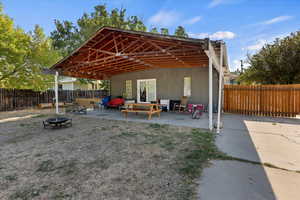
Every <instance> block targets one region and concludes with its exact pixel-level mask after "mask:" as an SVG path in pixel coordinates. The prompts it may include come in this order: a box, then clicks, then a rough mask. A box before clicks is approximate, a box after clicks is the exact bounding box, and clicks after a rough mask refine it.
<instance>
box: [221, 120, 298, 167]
mask: <svg viewBox="0 0 300 200" xmlns="http://www.w3.org/2000/svg"><path fill="white" fill-rule="evenodd" d="M223 119H224V129H223V130H222V132H221V134H220V135H219V136H218V137H217V146H218V147H219V148H220V150H221V151H223V152H225V153H227V154H229V155H231V156H234V157H238V158H242V159H247V160H251V161H256V162H261V163H270V164H272V165H275V166H277V167H280V168H284V169H288V170H295V171H300V121H299V120H298V123H297V120H295V119H282V118H265V117H261V118H260V117H244V116H240V115H224V117H223Z"/></svg>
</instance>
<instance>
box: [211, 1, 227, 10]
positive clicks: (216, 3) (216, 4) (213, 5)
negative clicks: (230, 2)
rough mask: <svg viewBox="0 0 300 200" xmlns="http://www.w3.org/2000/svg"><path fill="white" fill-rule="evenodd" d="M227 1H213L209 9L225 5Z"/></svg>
mask: <svg viewBox="0 0 300 200" xmlns="http://www.w3.org/2000/svg"><path fill="white" fill-rule="evenodd" d="M225 1H226V0H212V1H211V2H210V4H209V5H208V7H209V8H213V7H216V6H218V5H220V4H223V3H225Z"/></svg>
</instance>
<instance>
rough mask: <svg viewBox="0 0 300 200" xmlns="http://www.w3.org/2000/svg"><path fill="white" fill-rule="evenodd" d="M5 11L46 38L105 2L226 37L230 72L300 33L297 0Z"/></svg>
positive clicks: (69, 0) (159, 22)
mask: <svg viewBox="0 0 300 200" xmlns="http://www.w3.org/2000/svg"><path fill="white" fill-rule="evenodd" d="M0 2H2V3H3V4H4V9H5V12H6V13H7V14H8V15H9V16H10V17H12V18H13V19H14V20H15V23H16V25H18V26H20V27H22V28H23V29H25V30H26V31H29V30H32V29H33V27H34V25H35V24H39V25H41V26H42V27H43V28H44V30H45V31H46V33H47V34H49V33H50V32H51V31H52V30H53V29H54V23H53V21H54V19H59V20H71V21H74V22H75V21H76V19H78V18H79V17H80V16H81V15H82V14H83V13H84V12H90V11H92V10H93V7H94V6H95V5H97V4H103V3H105V4H106V5H107V6H108V8H109V9H111V8H126V9H127V14H128V15H137V16H139V17H141V18H142V19H143V21H144V22H145V23H146V25H147V26H148V27H151V26H156V27H167V28H169V29H170V32H171V33H173V31H174V29H175V27H177V26H178V25H183V26H184V27H185V28H186V31H187V32H188V33H189V35H190V36H191V37H196V38H203V37H210V38H211V39H222V40H224V41H225V42H226V43H227V47H228V54H229V58H230V68H231V70H235V69H236V68H237V67H239V60H240V59H244V58H245V57H246V54H247V53H250V54H253V53H255V52H256V51H257V50H258V49H260V48H261V47H262V46H263V44H265V43H266V42H271V41H273V40H274V39H275V38H276V37H284V36H286V35H288V34H289V33H290V32H295V31H299V30H300V1H299V0H185V1H183V0H88V1H87V0H26V1H20V0H2V1H1V0H0Z"/></svg>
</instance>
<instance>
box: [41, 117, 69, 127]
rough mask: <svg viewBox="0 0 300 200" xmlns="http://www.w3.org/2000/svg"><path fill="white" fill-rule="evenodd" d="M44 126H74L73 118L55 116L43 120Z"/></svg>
mask: <svg viewBox="0 0 300 200" xmlns="http://www.w3.org/2000/svg"><path fill="white" fill-rule="evenodd" d="M43 125H44V128H65V127H71V126H72V119H69V118H66V117H54V118H49V119H47V120H45V121H43Z"/></svg>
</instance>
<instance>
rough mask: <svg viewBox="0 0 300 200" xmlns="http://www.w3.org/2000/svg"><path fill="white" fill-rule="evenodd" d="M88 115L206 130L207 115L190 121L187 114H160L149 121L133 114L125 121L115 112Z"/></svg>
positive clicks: (93, 112)
mask: <svg viewBox="0 0 300 200" xmlns="http://www.w3.org/2000/svg"><path fill="white" fill-rule="evenodd" d="M88 115H89V116H93V117H97V118H102V119H112V120H127V121H133V122H144V123H158V124H169V125H176V126H187V127H194V128H202V129H208V115H207V113H204V114H203V115H202V117H201V118H200V119H192V116H191V114H189V113H178V112H162V113H161V116H160V118H158V117H157V116H156V115H153V117H152V119H151V120H148V119H147V115H145V114H138V115H136V114H135V113H130V114H129V115H128V118H127V119H126V118H125V117H124V116H123V114H122V113H121V112H120V111H117V110H104V111H90V112H88Z"/></svg>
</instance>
